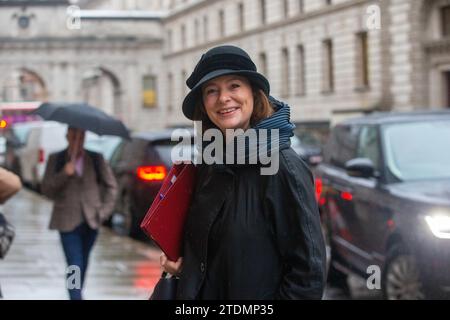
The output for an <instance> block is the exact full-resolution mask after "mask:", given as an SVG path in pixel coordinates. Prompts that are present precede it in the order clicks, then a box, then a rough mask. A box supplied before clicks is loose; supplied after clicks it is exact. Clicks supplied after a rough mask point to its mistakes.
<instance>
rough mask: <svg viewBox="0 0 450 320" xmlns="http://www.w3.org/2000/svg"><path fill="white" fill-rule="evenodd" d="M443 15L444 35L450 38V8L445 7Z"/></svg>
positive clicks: (442, 11)
mask: <svg viewBox="0 0 450 320" xmlns="http://www.w3.org/2000/svg"><path fill="white" fill-rule="evenodd" d="M441 15H442V35H443V36H444V37H450V6H445V7H443V8H442V9H441Z"/></svg>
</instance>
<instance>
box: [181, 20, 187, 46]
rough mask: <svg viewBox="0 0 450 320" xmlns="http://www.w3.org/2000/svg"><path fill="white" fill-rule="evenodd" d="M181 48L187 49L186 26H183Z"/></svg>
mask: <svg viewBox="0 0 450 320" xmlns="http://www.w3.org/2000/svg"><path fill="white" fill-rule="evenodd" d="M181 48H182V49H184V48H186V26H185V25H184V24H183V25H182V26H181Z"/></svg>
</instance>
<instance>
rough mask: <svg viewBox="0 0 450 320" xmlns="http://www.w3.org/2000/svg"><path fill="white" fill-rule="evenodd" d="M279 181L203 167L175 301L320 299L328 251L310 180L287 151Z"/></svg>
mask: <svg viewBox="0 0 450 320" xmlns="http://www.w3.org/2000/svg"><path fill="white" fill-rule="evenodd" d="M279 163H280V165H279V171H278V173H277V174H275V175H272V176H262V175H260V168H259V167H258V166H256V165H247V166H243V165H241V166H225V165H210V166H206V165H203V166H200V167H199V171H198V180H197V186H196V190H195V193H194V197H193V202H192V206H191V210H190V212H189V215H188V217H187V222H186V225H185V237H184V249H183V250H184V254H183V256H184V261H183V269H182V272H181V275H180V281H179V286H178V292H177V296H178V297H177V298H178V299H320V298H322V294H323V290H324V286H325V245H324V240H323V236H322V233H321V228H320V218H319V212H318V208H317V204H316V200H315V194H314V182H313V178H312V174H311V172H310V170H309V169H308V167H307V166H306V164H305V163H304V162H303V161H302V160H301V159H300V157H299V156H298V155H297V154H296V153H295V152H294V151H293V150H292V149H291V148H288V149H285V150H282V151H280V162H279Z"/></svg>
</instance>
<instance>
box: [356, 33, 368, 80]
mask: <svg viewBox="0 0 450 320" xmlns="http://www.w3.org/2000/svg"><path fill="white" fill-rule="evenodd" d="M356 50H357V51H356V81H357V83H356V86H357V88H367V87H369V48H368V40H367V32H360V33H357V34H356Z"/></svg>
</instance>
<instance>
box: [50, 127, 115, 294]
mask: <svg viewBox="0 0 450 320" xmlns="http://www.w3.org/2000/svg"><path fill="white" fill-rule="evenodd" d="M84 136H85V131H84V130H80V129H77V128H74V127H69V128H68V130H67V135H66V138H67V141H68V148H67V149H66V150H64V151H61V152H58V153H55V154H52V155H50V157H49V160H48V164H47V167H46V170H45V174H44V179H43V182H42V193H43V194H44V195H46V196H47V197H49V198H50V199H52V200H54V205H53V212H52V216H51V220H50V229H53V230H58V231H59V233H60V238H61V244H62V247H63V250H64V254H65V257H66V261H67V265H68V266H69V267H70V268H68V271H70V273H69V274H68V276H71V275H72V271H73V272H74V273H73V275H75V276H76V275H77V274H79V276H80V277H79V279H76V278H75V280H79V281H74V282H73V283H69V281H67V285H68V292H69V296H70V299H71V300H81V299H82V288H83V286H84V281H85V278H86V270H87V267H88V262H89V254H90V252H91V250H92V247H93V246H94V243H95V240H96V238H97V235H98V229H99V227H100V226H101V225H102V222H103V221H105V220H106V219H107V218H108V217H109V215H110V214H111V212H112V210H113V207H114V203H115V198H116V194H117V184H116V181H115V178H114V176H113V174H112V171H111V169H110V167H109V166H108V164H107V163H106V162H105V160H104V159H103V157H102V155H101V154H98V153H95V152H90V151H87V150H85V149H84V148H83V143H84ZM78 271H79V273H78Z"/></svg>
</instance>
